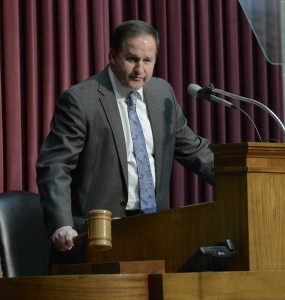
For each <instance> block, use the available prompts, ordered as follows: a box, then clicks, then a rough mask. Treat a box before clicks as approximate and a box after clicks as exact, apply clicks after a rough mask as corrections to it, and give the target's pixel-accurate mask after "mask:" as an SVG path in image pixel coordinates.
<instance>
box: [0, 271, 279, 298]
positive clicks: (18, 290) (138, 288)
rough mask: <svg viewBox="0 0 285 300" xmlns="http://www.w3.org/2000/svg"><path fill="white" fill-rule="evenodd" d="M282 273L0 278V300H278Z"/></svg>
mask: <svg viewBox="0 0 285 300" xmlns="http://www.w3.org/2000/svg"><path fill="white" fill-rule="evenodd" d="M284 282H285V271H255V272H205V273H180V274H173V273H165V274H152V275H146V274H145V275H142V274H141V275H138V274H132V275H124V274H121V275H84V276H74V275H70V276H46V277H19V278H1V279H0V299H1V300H12V299H21V300H35V299H41V300H50V299H52V300H62V299H69V300H78V299H82V300H89V299H96V300H101V299H104V300H105V299H124V300H128V299H131V300H133V299H136V300H146V299H149V300H162V299H164V300H180V299H181V300H229V299H239V300H249V299H250V300H268V299H274V300H281V299H282V300H284V299H285V285H284Z"/></svg>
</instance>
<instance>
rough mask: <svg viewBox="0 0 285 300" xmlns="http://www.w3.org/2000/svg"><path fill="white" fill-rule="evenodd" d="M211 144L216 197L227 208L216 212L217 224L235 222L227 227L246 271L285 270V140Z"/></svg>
mask: <svg viewBox="0 0 285 300" xmlns="http://www.w3.org/2000/svg"><path fill="white" fill-rule="evenodd" d="M212 148H213V151H214V153H215V169H214V170H215V173H216V198H217V199H218V201H221V203H222V205H223V206H227V209H226V211H227V212H228V213H229V215H224V211H223V209H221V210H219V211H218V214H219V219H220V220H221V223H220V226H222V227H224V228H225V227H232V225H231V222H232V223H235V224H236V225H235V226H233V227H232V229H229V230H231V231H232V233H231V236H232V238H233V240H234V242H235V244H236V247H237V252H238V253H239V254H241V256H240V258H241V257H242V258H243V260H244V261H246V262H247V263H248V270H251V271H255V270H284V269H285V217H284V216H285V204H284V201H283V197H284V195H285V144H272V143H244V144H229V145H215V146H212ZM230 206H232V207H230ZM229 216H230V218H229ZM231 220H232V221H231ZM239 254H238V255H239Z"/></svg>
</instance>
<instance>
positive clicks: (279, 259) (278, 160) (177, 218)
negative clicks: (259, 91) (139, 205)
mask: <svg viewBox="0 0 285 300" xmlns="http://www.w3.org/2000/svg"><path fill="white" fill-rule="evenodd" d="M211 147H212V149H213V151H214V154H215V168H214V172H215V173H216V187H215V201H213V202H210V203H203V204H197V205H191V206H187V207H183V208H178V209H171V210H167V211H162V212H157V213H154V214H150V215H139V216H134V217H129V218H127V219H119V220H113V221H112V240H113V248H112V249H111V250H110V251H107V252H105V253H100V252H95V251H92V250H90V249H89V250H88V252H87V257H88V262H91V263H96V262H104V261H105V262H108V261H109V262H110V261H128V260H165V263H166V272H176V271H177V270H178V268H180V267H181V266H182V265H183V264H184V263H185V262H186V261H187V260H188V259H189V258H190V257H191V256H192V255H193V254H194V253H195V252H196V250H197V249H198V248H199V247H201V246H209V245H212V244H214V243H216V242H218V241H220V240H223V239H231V240H232V241H233V242H234V244H235V246H236V249H237V256H236V258H235V259H234V261H233V264H232V265H231V267H230V270H236V271H238V270H240V271H241V270H283V269H285V251H284V248H285V247H284V246H285V244H284V239H285V235H284V233H285V217H284V216H285V211H284V204H283V203H284V200H283V198H284V195H285V145H284V144H275V143H242V144H224V145H212V146H211Z"/></svg>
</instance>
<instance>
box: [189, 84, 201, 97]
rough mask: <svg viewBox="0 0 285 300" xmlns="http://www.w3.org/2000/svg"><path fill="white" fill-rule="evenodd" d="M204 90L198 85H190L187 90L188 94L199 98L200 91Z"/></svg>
mask: <svg viewBox="0 0 285 300" xmlns="http://www.w3.org/2000/svg"><path fill="white" fill-rule="evenodd" d="M201 89H202V88H201V87H200V85H198V84H196V83H190V84H189V85H188V88H187V92H188V93H189V94H190V95H192V96H194V97H199V96H198V91H199V90H201Z"/></svg>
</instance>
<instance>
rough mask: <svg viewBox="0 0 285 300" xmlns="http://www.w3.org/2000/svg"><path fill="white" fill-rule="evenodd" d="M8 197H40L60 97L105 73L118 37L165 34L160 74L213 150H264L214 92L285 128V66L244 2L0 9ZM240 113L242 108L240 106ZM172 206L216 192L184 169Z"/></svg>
mask: <svg viewBox="0 0 285 300" xmlns="http://www.w3.org/2000/svg"><path fill="white" fill-rule="evenodd" d="M0 4H1V7H0V9H1V11H0V30H1V31H0V32H1V33H0V45H1V46H0V54H1V55H0V57H1V60H0V191H8V190H27V191H33V192H37V187H36V180H35V178H36V172H35V162H36V159H37V155H38V151H39V147H40V145H41V143H42V141H43V139H44V137H45V136H46V135H47V133H48V131H49V123H50V120H51V117H52V113H53V108H54V103H55V101H56V99H57V97H58V96H59V94H60V93H61V92H62V91H63V90H64V89H66V88H68V87H69V86H70V85H72V84H75V83H77V82H79V81H81V80H83V79H85V78H87V77H88V76H90V75H92V74H94V73H95V72H97V71H99V70H101V69H103V68H104V66H105V65H106V64H107V62H108V51H109V38H110V34H111V32H112V30H113V29H114V28H115V27H116V26H117V25H118V24H119V23H120V22H122V21H124V20H128V19H141V20H145V21H148V22H150V23H152V24H153V25H154V26H155V27H156V28H157V30H158V31H159V33H160V37H161V48H160V53H159V56H158V61H157V65H156V70H155V75H157V76H160V77H162V78H165V79H167V80H168V81H169V82H170V83H171V84H172V86H173V88H174V90H175V92H176V96H177V99H178V101H179V103H180V104H181V106H182V108H183V110H184V112H185V115H186V117H187V119H188V122H189V125H190V127H191V128H192V129H193V130H194V131H195V132H197V133H198V134H200V135H202V136H204V137H206V138H208V139H209V140H210V142H211V143H238V142H245V141H258V140H257V136H256V132H255V130H254V128H253V126H252V124H251V123H250V122H249V120H248V118H246V117H245V116H244V115H242V114H241V113H240V112H239V111H238V110H230V109H228V108H225V107H224V106H221V105H217V104H212V103H209V102H207V101H205V100H200V99H196V98H194V97H192V96H190V95H188V94H187V86H188V84H189V83H197V84H199V85H201V86H205V85H208V84H209V83H213V84H214V85H215V86H216V87H217V88H219V89H224V90H226V91H228V92H231V93H235V94H238V95H242V96H246V97H249V98H252V99H258V100H259V101H261V102H263V103H264V104H265V105H267V106H268V107H270V108H271V109H272V110H273V111H274V112H275V113H276V114H277V115H278V116H279V118H281V119H283V100H282V99H283V96H282V74H281V71H282V69H281V67H278V66H272V65H270V64H268V63H267V62H266V59H265V57H264V55H263V53H262V51H261V49H260V47H259V45H258V43H257V41H256V39H255V37H254V35H253V34H252V31H251V28H250V26H249V24H248V21H247V20H246V18H245V16H244V13H243V11H242V9H241V7H240V6H239V4H238V1H236V0H231V1H228V0H109V1H108V0H58V1H54V0H22V1H21V0H0ZM238 105H239V104H238ZM240 106H241V107H242V108H243V109H244V110H245V111H246V112H247V113H248V114H249V115H250V116H251V118H252V119H253V120H254V121H255V123H256V125H257V127H258V129H259V131H260V133H261V135H262V138H263V139H269V138H276V139H279V140H282V134H281V132H280V130H279V128H278V127H277V126H276V124H275V122H273V121H272V120H271V119H270V118H269V117H268V115H267V114H265V113H264V112H263V111H261V110H260V109H258V108H256V107H253V106H252V105H248V104H240ZM173 175H174V176H173V178H172V182H171V207H177V206H182V205H187V204H191V203H196V202H203V201H210V200H212V199H213V190H212V188H211V187H210V186H209V185H207V184H204V183H202V182H201V181H200V180H199V179H198V178H197V177H196V176H195V175H193V174H192V173H190V172H189V171H186V170H184V169H183V168H182V167H181V166H180V165H178V164H177V163H174V166H173Z"/></svg>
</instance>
